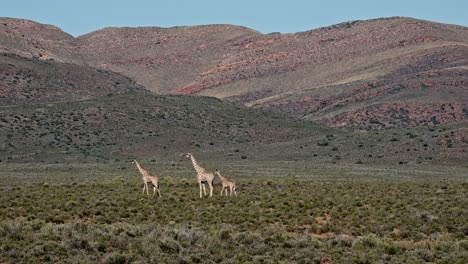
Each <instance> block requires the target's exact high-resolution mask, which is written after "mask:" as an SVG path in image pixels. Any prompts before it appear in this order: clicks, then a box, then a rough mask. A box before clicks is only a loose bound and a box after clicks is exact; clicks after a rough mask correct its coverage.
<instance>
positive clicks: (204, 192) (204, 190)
mask: <svg viewBox="0 0 468 264" xmlns="http://www.w3.org/2000/svg"><path fill="white" fill-rule="evenodd" d="M202 186H203V194H204V195H205V196H206V186H205V184H204V183H202Z"/></svg>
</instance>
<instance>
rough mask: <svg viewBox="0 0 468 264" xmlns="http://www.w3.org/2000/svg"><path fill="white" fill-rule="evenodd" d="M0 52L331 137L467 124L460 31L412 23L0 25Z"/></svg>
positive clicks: (467, 32) (465, 33)
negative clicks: (312, 26)
mask: <svg viewBox="0 0 468 264" xmlns="http://www.w3.org/2000/svg"><path fill="white" fill-rule="evenodd" d="M0 51H1V52H4V53H13V54H17V55H20V56H25V57H36V58H39V59H42V60H55V61H62V62H67V63H73V64H77V65H82V66H92V67H95V68H100V69H105V70H111V71H113V72H117V73H121V74H123V75H125V76H128V77H130V78H132V79H133V80H135V81H136V82H137V83H138V84H141V85H144V86H145V87H146V88H148V89H149V90H152V91H154V92H156V93H161V94H166V93H169V94H193V95H208V96H214V97H218V98H221V99H224V100H228V101H233V102H241V103H243V104H245V105H248V106H253V107H259V108H266V109H273V110H276V111H281V112H286V113H289V114H292V115H294V116H298V117H304V118H306V119H307V120H314V121H316V122H321V123H323V124H326V125H328V126H333V127H357V128H361V129H370V128H388V127H413V126H418V125H421V124H430V125H432V124H440V123H442V124H445V123H453V122H464V121H466V120H467V119H468V114H467V113H468V101H467V94H468V93H467V92H466V91H467V90H468V85H467V81H468V68H467V67H468V28H466V27H462V26H455V25H445V24H439V23H434V22H429V21H422V20H416V19H411V18H400V17H395V18H387V19H375V20H368V21H351V22H345V23H342V24H338V25H333V26H330V27H325V28H320V29H316V30H311V31H306V32H300V33H294V34H279V33H271V34H261V33H259V32H257V31H254V30H251V29H248V28H244V27H238V26H231V25H209V26H196V27H174V28H157V27H144V28H106V29H103V30H99V31H96V32H92V33H90V34H86V35H83V36H80V37H77V38H73V37H71V36H70V35H68V34H66V33H64V32H62V31H61V30H59V29H57V28H56V27H53V26H48V25H41V24H37V23H34V22H31V21H27V20H17V19H0Z"/></svg>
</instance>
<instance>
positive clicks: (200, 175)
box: [185, 153, 215, 198]
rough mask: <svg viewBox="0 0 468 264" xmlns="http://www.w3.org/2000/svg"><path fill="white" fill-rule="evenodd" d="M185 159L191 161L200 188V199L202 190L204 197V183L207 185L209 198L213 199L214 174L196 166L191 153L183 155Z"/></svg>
mask: <svg viewBox="0 0 468 264" xmlns="http://www.w3.org/2000/svg"><path fill="white" fill-rule="evenodd" d="M185 157H186V158H190V159H191V160H192V164H193V168H194V169H195V171H196V172H197V179H198V185H199V187H200V198H202V188H203V192H204V193H205V195H206V189H205V182H206V183H208V186H209V187H210V197H213V181H214V177H215V176H214V174H213V173H212V172H209V171H207V170H205V169H204V168H203V167H201V166H200V165H198V163H197V161H196V160H195V158H194V157H193V155H192V153H187V154H185Z"/></svg>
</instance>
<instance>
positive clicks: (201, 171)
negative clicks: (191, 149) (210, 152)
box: [190, 156, 205, 173]
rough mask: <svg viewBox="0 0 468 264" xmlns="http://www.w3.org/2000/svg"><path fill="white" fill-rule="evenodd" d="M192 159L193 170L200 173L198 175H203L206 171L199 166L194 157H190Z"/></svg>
mask: <svg viewBox="0 0 468 264" xmlns="http://www.w3.org/2000/svg"><path fill="white" fill-rule="evenodd" d="M190 159H191V160H192V164H193V168H194V169H195V170H196V171H197V172H198V173H203V172H205V169H204V168H202V167H201V166H200V165H198V163H197V161H196V160H195V158H194V157H193V156H190Z"/></svg>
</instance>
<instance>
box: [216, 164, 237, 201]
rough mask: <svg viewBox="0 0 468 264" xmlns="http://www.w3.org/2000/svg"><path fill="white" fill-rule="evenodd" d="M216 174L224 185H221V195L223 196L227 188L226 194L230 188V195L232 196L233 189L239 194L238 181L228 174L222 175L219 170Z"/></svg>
mask: <svg viewBox="0 0 468 264" xmlns="http://www.w3.org/2000/svg"><path fill="white" fill-rule="evenodd" d="M215 174H216V175H218V177H219V179H220V180H221V184H222V185H223V187H221V196H223V191H224V190H226V196H227V192H228V188H229V196H232V191H234V195H235V196H237V192H236V183H235V182H234V181H233V180H231V179H229V178H228V177H226V176H222V175H221V173H220V172H219V170H216V171H215Z"/></svg>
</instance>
